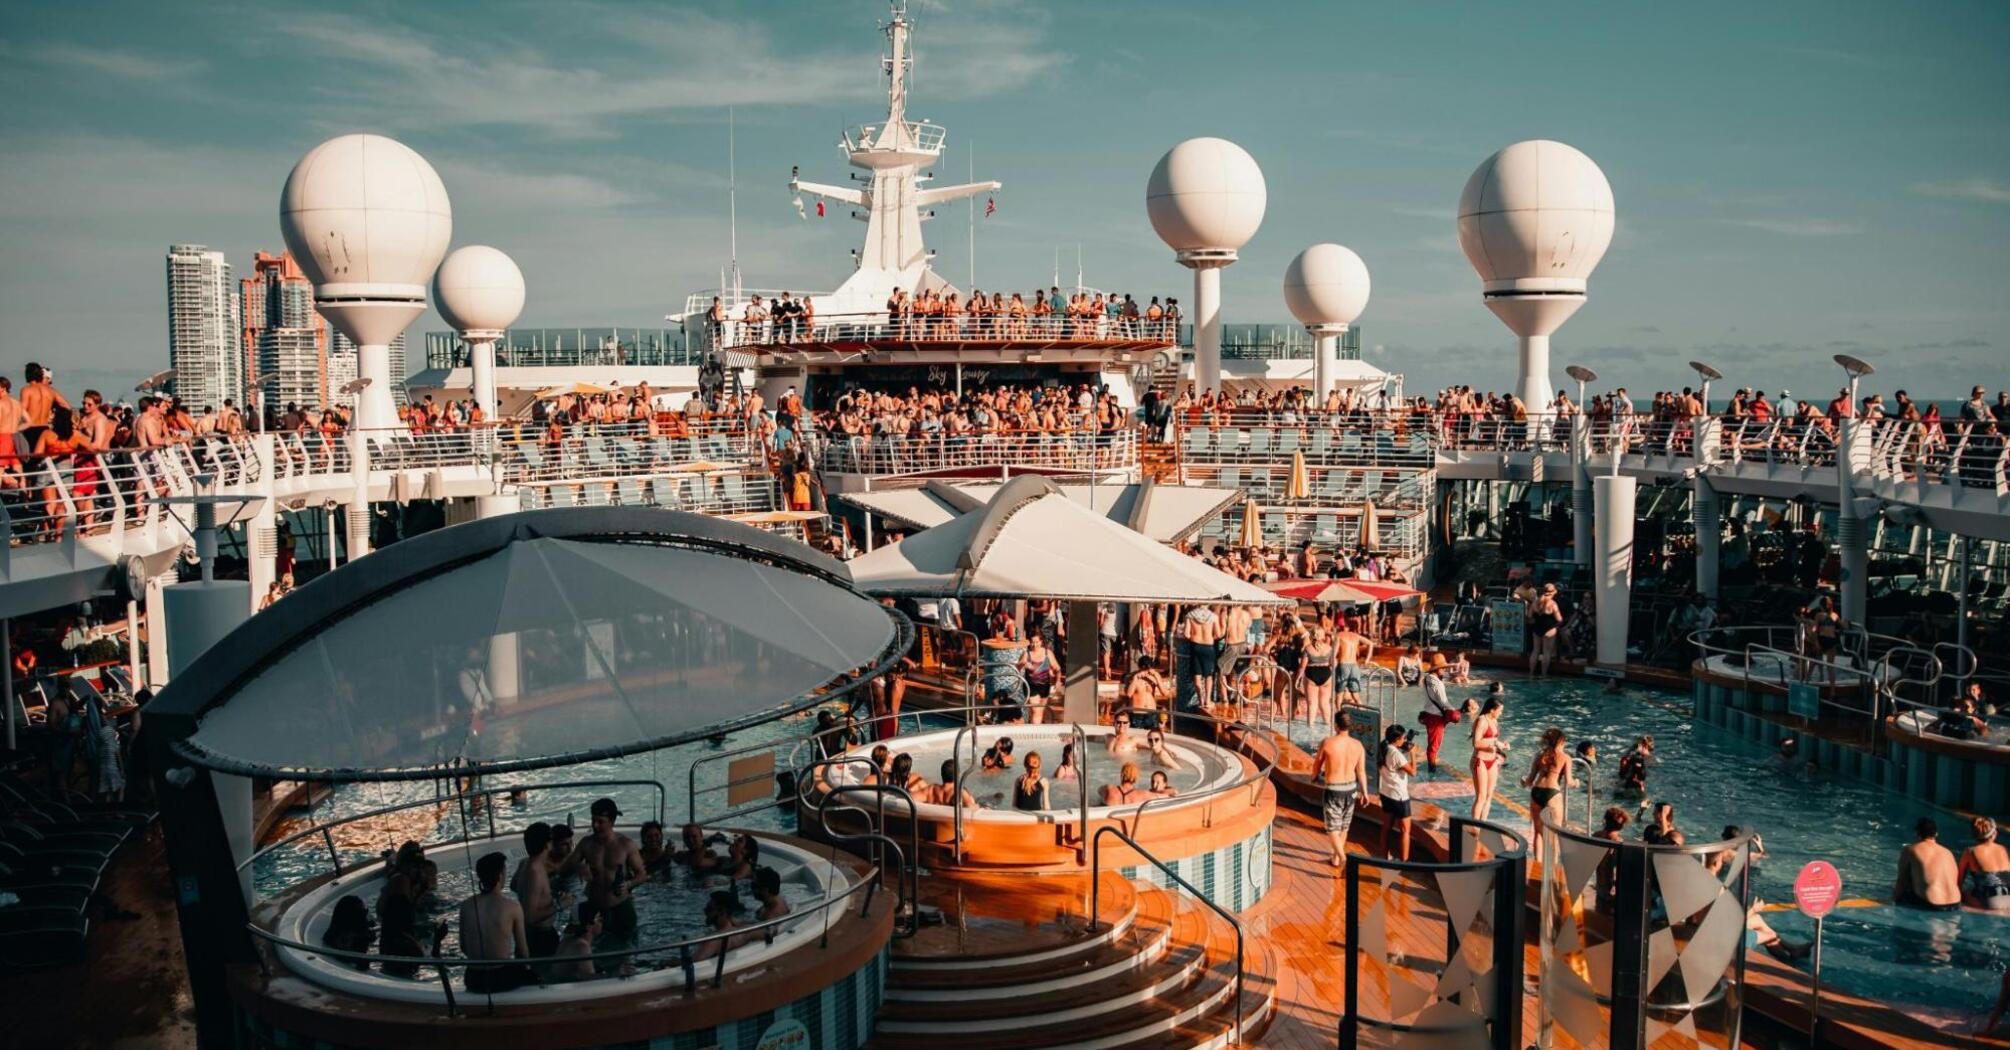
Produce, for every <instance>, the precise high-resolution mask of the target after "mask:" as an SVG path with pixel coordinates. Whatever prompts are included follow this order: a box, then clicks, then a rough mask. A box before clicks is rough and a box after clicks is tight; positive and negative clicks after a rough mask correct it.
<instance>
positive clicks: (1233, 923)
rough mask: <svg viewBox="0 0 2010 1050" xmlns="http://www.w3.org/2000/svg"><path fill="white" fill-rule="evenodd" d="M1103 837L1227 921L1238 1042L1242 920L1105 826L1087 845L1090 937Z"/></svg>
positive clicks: (1097, 906) (1098, 898)
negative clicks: (1230, 930) (1115, 841)
mask: <svg viewBox="0 0 2010 1050" xmlns="http://www.w3.org/2000/svg"><path fill="white" fill-rule="evenodd" d="M1104 835H1115V836H1116V837H1118V838H1119V839H1122V840H1123V841H1124V844H1125V845H1128V846H1129V847H1131V849H1133V850H1135V851H1137V854H1138V856H1140V857H1143V858H1144V859H1146V860H1148V861H1150V862H1151V863H1152V866H1153V867H1155V868H1157V869H1159V870H1160V871H1162V872H1165V875H1166V877H1167V878H1169V879H1171V880H1173V882H1175V883H1177V884H1178V885H1179V887H1180V888H1181V889H1183V890H1185V891H1186V892H1187V893H1188V894H1190V895H1192V896H1193V897H1194V898H1195V899H1196V900H1198V901H1200V902H1201V903H1202V904H1205V905H1207V906H1208V908H1209V909H1211V910H1212V911H1213V912H1214V913H1215V914H1216V915H1219V916H1221V917H1222V918H1223V919H1225V920H1227V922H1228V924H1229V926H1230V927H1232V928H1233V929H1234V930H1235V1034H1234V1036H1233V1038H1235V1039H1237V1040H1240V1039H1241V1038H1242V988H1243V973H1244V970H1243V934H1242V920H1240V919H1238V918H1236V917H1235V914H1234V913H1233V912H1231V911H1229V910H1228V909H1227V908H1224V907H1222V906H1221V905H1219V904H1216V903H1215V902H1214V901H1213V900H1211V899H1209V898H1208V896H1207V894H1205V893H1202V892H1201V891H1200V888H1199V887H1197V886H1195V885H1194V884H1193V883H1191V882H1188V881H1187V880H1186V879H1185V878H1184V877H1182V876H1181V875H1180V873H1179V872H1178V871H1176V870H1174V868H1173V866H1172V865H1170V864H1167V863H1166V862H1165V861H1162V860H1160V859H1159V858H1158V857H1157V856H1156V855H1154V854H1153V853H1152V851H1151V850H1148V849H1146V848H1145V847H1144V846H1143V845H1142V844H1141V843H1139V842H1138V840H1137V839H1134V838H1132V837H1131V836H1130V835H1127V834H1125V833H1124V830H1123V829H1122V828H1120V827H1118V826H1116V825H1115V824H1105V825H1103V826H1102V827H1100V828H1097V829H1096V836H1095V838H1094V839H1093V840H1092V841H1091V842H1090V849H1089V853H1090V859H1089V927H1088V928H1089V932H1091V933H1094V932H1095V930H1096V927H1097V925H1098V924H1099V918H1100V916H1101V915H1102V898H1103V879H1102V874H1103V836H1104Z"/></svg>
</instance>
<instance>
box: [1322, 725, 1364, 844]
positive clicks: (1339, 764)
mask: <svg viewBox="0 0 2010 1050" xmlns="http://www.w3.org/2000/svg"><path fill="white" fill-rule="evenodd" d="M1353 729H1354V718H1353V716H1352V715H1350V714H1349V713H1348V712H1346V711H1342V712H1340V713H1339V714H1337V715H1335V716H1333V735H1331V736H1329V737H1327V738H1326V739H1325V740H1322V741H1320V743H1319V757H1318V758H1315V759H1313V761H1312V782H1313V783H1315V784H1319V785H1321V786H1323V787H1324V788H1325V798H1324V800H1323V805H1322V807H1321V808H1322V809H1323V811H1324V815H1325V818H1326V838H1327V839H1328V841H1330V842H1331V843H1332V845H1333V855H1332V856H1331V857H1330V858H1328V860H1327V863H1329V864H1331V865H1332V866H1333V867H1335V868H1338V867H1340V865H1341V862H1342V861H1343V860H1345V859H1346V856H1347V829H1348V827H1349V826H1350V825H1352V824H1353V823H1354V810H1355V808H1356V807H1358V806H1359V805H1360V804H1361V801H1362V800H1363V799H1366V798H1367V797H1368V755H1367V752H1365V751H1363V750H1362V748H1361V742H1360V741H1359V740H1356V739H1354V733H1353Z"/></svg>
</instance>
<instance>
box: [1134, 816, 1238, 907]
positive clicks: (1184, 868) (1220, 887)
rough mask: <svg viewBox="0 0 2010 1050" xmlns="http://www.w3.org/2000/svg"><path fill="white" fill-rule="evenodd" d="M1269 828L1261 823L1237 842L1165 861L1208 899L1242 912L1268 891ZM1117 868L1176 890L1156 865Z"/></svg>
mask: <svg viewBox="0 0 2010 1050" xmlns="http://www.w3.org/2000/svg"><path fill="white" fill-rule="evenodd" d="M1270 828H1271V825H1270V824H1268V823H1265V824H1264V825H1263V829H1262V830H1261V831H1258V832H1257V833H1256V834H1254V835H1251V836H1250V837H1248V838H1246V839H1244V840H1242V841H1241V842H1232V843H1229V844H1228V845H1226V846H1223V847H1222V848H1220V849H1217V850H1212V851H1210V852H1207V853H1196V854H1194V855H1193V856H1191V857H1181V858H1179V859H1178V860H1173V861H1167V862H1166V863H1168V864H1170V865H1172V867H1173V868H1174V870H1176V871H1178V872H1179V875H1180V878H1183V879H1185V880H1186V881H1188V882H1190V883H1192V884H1193V885H1194V886H1195V887H1197V888H1198V889H1199V890H1200V892H1201V895H1202V896H1204V897H1206V898H1207V899H1208V900H1211V901H1213V902H1214V903H1216V904H1219V905H1221V906H1222V907H1224V908H1227V909H1228V910H1229V911H1232V912H1241V911H1245V910H1247V909H1249V908H1251V907H1254V906H1255V905H1256V902H1257V901H1260V900H1262V899H1263V895H1264V894H1266V893H1269V892H1270ZM1120 870H1121V871H1122V872H1123V874H1124V875H1125V876H1127V877H1129V878H1133V879H1143V880H1144V881H1146V882H1149V883H1151V884H1152V885H1154V886H1159V887H1163V888H1165V889H1169V890H1172V891H1174V892H1179V889H1180V887H1179V886H1178V885H1177V884H1175V883H1174V882H1173V881H1172V879H1170V878H1168V877H1166V873H1165V872H1164V871H1163V870H1161V869H1160V868H1159V867H1158V865H1156V864H1140V865H1138V866H1137V867H1134V868H1123V869H1120Z"/></svg>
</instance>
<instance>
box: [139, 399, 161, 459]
mask: <svg viewBox="0 0 2010 1050" xmlns="http://www.w3.org/2000/svg"><path fill="white" fill-rule="evenodd" d="M133 436H134V437H136V438H138V439H139V443H140V447H141V448H160V447H161V446H163V445H166V444H167V443H168V430H167V402H166V401H164V400H162V399H161V398H158V397H147V398H141V399H140V415H139V418H138V419H137V420H135V421H134V423H133Z"/></svg>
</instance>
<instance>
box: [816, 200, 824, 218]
mask: <svg viewBox="0 0 2010 1050" xmlns="http://www.w3.org/2000/svg"><path fill="white" fill-rule="evenodd" d="M823 217H824V202H823V201H818V202H817V218H819V219H821V218H823Z"/></svg>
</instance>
